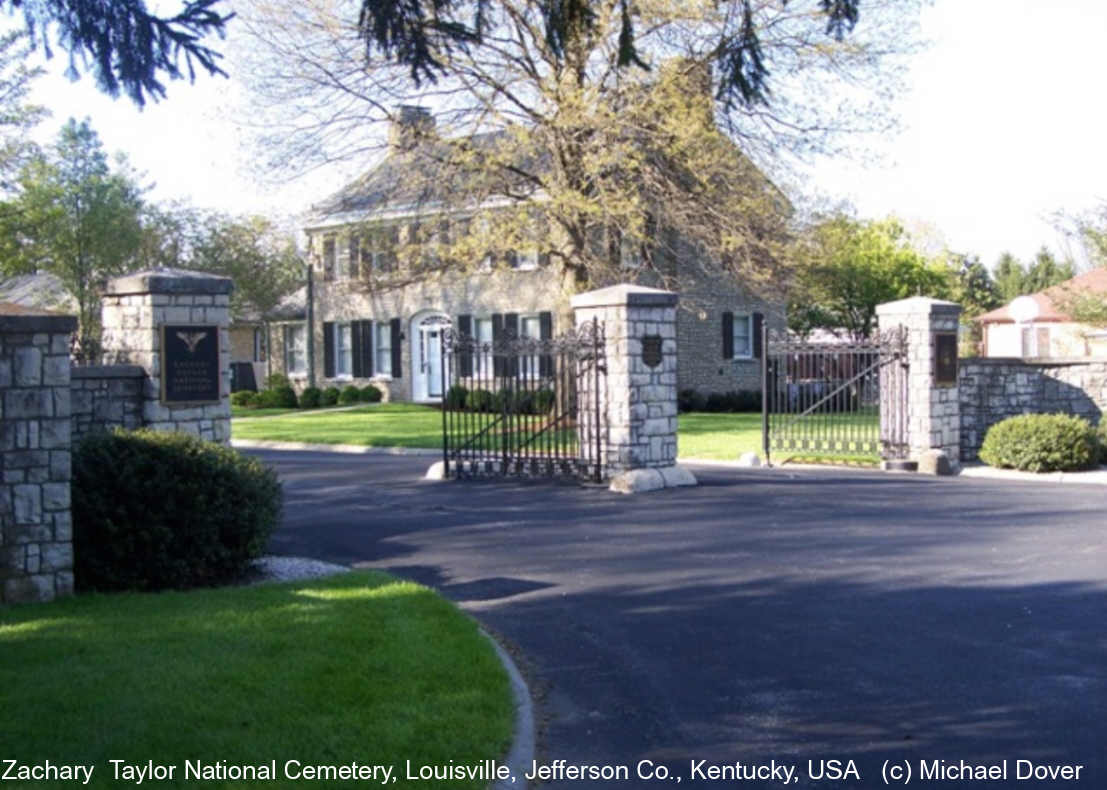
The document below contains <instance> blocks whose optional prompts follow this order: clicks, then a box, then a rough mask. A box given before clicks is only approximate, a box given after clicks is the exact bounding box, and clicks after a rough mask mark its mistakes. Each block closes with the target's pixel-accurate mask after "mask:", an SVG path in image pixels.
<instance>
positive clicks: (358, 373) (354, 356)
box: [350, 321, 365, 379]
mask: <svg viewBox="0 0 1107 790" xmlns="http://www.w3.org/2000/svg"><path fill="white" fill-rule="evenodd" d="M350 362H351V365H352V368H353V369H352V370H351V371H350V372H351V373H352V374H353V376H354V378H355V379H358V378H361V377H362V376H364V375H365V373H364V372H363V371H362V369H361V321H353V322H351V323H350Z"/></svg>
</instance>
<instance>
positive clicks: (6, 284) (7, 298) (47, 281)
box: [0, 272, 77, 315]
mask: <svg viewBox="0 0 1107 790" xmlns="http://www.w3.org/2000/svg"><path fill="white" fill-rule="evenodd" d="M0 302H7V303H8V304H10V305H18V306H21V307H27V308H32V312H41V311H42V310H47V311H50V312H56V313H65V314H69V315H75V314H76V313H77V300H76V299H74V298H73V295H72V294H70V293H69V291H68V290H66V287H65V286H64V285H62V281H61V280H59V279H58V278H57V277H55V276H54V275H52V274H47V273H46V272H39V273H37V274H20V275H16V276H15V277H9V278H8V279H6V280H4V281H3V282H0ZM9 315H13V314H12V313H9Z"/></svg>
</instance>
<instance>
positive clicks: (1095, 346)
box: [973, 268, 1107, 359]
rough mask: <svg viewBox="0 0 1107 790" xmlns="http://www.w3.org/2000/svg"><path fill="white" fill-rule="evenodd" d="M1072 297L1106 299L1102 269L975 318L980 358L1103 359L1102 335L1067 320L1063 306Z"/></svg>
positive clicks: (1105, 340) (1106, 274)
mask: <svg viewBox="0 0 1107 790" xmlns="http://www.w3.org/2000/svg"><path fill="white" fill-rule="evenodd" d="M1075 294H1095V295H1102V296H1103V297H1104V298H1107V268H1099V269H1093V270H1091V271H1090V272H1085V273H1084V274H1080V275H1077V276H1076V277H1073V278H1072V279H1071V280H1066V281H1065V282H1063V283H1060V284H1058V285H1054V286H1052V287H1050V288H1047V289H1045V290H1044V291H1039V292H1038V293H1034V294H1028V295H1025V296H1019V297H1017V298H1016V299H1014V300H1013V301H1012V302H1011V303H1010V304H1006V305H1004V306H1003V307H1000V308H997V309H995V310H992V311H991V312H988V313H984V314H983V315H980V316H977V317H976V318H975V319H973V320H974V321H976V322H977V323H979V324H980V325H981V329H982V330H983V331H982V335H983V348H982V351H981V353H982V355H983V356H985V357H1008V358H1014V357H1021V358H1023V359H1046V358H1052V359H1077V358H1084V357H1107V331H1104V329H1103V328H1102V327H1094V326H1090V325H1088V324H1082V323H1080V322H1078V321H1075V320H1073V318H1072V316H1070V315H1069V314H1068V313H1066V312H1065V303H1066V301H1067V300H1068V299H1069V298H1071V295H1075Z"/></svg>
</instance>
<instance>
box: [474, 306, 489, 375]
mask: <svg viewBox="0 0 1107 790" xmlns="http://www.w3.org/2000/svg"><path fill="white" fill-rule="evenodd" d="M473 338H474V339H475V340H476V342H477V350H476V352H475V353H474V354H473V375H475V376H488V375H491V373H492V351H491V348H492V319H491V318H476V319H474V320H473ZM485 346H487V347H488V349H489V350H488V351H485V350H484V347H485Z"/></svg>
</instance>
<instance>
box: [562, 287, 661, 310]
mask: <svg viewBox="0 0 1107 790" xmlns="http://www.w3.org/2000/svg"><path fill="white" fill-rule="evenodd" d="M676 303H677V295H676V294H675V293H673V292H672V291H662V290H661V289H659V288H647V287H646V286H644V285H632V284H630V283H619V284H618V285H611V286H608V287H607V288H600V289H599V290H598V291H588V292H586V293H582V294H577V295H576V296H574V297H572V298H571V299H570V300H569V304H570V305H571V306H572V307H573V308H574V309H577V308H581V307H616V306H619V307H621V306H624V305H625V306H627V307H673V306H675V305H676Z"/></svg>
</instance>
